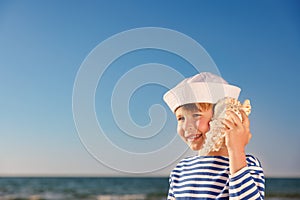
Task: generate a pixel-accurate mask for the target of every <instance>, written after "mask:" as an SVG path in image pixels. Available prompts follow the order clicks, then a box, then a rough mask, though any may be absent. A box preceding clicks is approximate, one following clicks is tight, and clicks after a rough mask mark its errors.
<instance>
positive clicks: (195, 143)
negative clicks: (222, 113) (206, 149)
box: [175, 107, 213, 150]
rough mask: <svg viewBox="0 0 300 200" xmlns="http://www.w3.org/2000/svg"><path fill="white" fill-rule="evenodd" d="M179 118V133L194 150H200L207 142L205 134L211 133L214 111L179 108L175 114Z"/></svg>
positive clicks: (210, 109)
mask: <svg viewBox="0 0 300 200" xmlns="http://www.w3.org/2000/svg"><path fill="white" fill-rule="evenodd" d="M175 115H176V118H177V132H178V134H179V135H180V136H181V138H182V139H183V141H184V142H186V143H187V144H188V145H189V147H190V148H191V149H192V150H200V149H201V148H202V145H203V143H204V141H205V134H206V132H207V131H209V122H210V120H211V118H212V115H213V111H212V108H209V109H208V110H206V111H200V110H187V109H185V108H184V107H179V108H178V109H177V110H176V112H175Z"/></svg>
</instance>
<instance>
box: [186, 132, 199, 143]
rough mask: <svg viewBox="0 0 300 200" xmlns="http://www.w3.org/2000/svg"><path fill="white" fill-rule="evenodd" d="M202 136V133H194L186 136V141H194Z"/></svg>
mask: <svg viewBox="0 0 300 200" xmlns="http://www.w3.org/2000/svg"><path fill="white" fill-rule="evenodd" d="M201 137H202V134H195V135H190V136H188V137H186V140H187V141H188V142H194V141H195V140H198V139H200V138H201Z"/></svg>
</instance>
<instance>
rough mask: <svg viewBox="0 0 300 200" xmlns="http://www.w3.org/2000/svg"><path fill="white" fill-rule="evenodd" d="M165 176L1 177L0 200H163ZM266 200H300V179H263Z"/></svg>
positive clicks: (165, 187) (166, 186)
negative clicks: (264, 181) (264, 180)
mask: <svg viewBox="0 0 300 200" xmlns="http://www.w3.org/2000/svg"><path fill="white" fill-rule="evenodd" d="M167 191H168V178H167V177H149V178H144V177H143V178H141V177H134V178H128V177H126V178H123V177H121V178H116V177H2V178H1V177H0V200H162V199H166V196H167ZM265 199H267V200H300V178H266V198H265Z"/></svg>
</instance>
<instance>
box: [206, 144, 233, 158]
mask: <svg viewBox="0 0 300 200" xmlns="http://www.w3.org/2000/svg"><path fill="white" fill-rule="evenodd" d="M207 155H208V156H226V157H228V156H229V155H228V150H227V148H226V147H225V146H223V147H221V148H220V150H219V151H211V152H209V153H208V154H207Z"/></svg>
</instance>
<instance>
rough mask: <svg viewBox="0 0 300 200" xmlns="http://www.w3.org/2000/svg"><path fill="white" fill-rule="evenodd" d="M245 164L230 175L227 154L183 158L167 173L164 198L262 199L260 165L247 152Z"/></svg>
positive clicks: (262, 181) (262, 185)
mask: <svg viewBox="0 0 300 200" xmlns="http://www.w3.org/2000/svg"><path fill="white" fill-rule="evenodd" d="M247 163H248V166H246V167H244V168H242V169H241V170H239V171H238V172H236V173H235V174H233V175H230V173H229V158H228V157H223V156H193V157H188V158H185V159H183V160H182V161H180V162H179V163H178V164H177V166H176V167H175V168H174V170H173V171H172V172H171V175H170V187H169V194H168V199H174V198H176V200H181V199H182V200H183V199H185V200H188V199H264V190H265V179H264V174H263V169H262V167H261V164H260V162H259V160H258V159H257V158H255V157H253V156H251V155H247Z"/></svg>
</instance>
